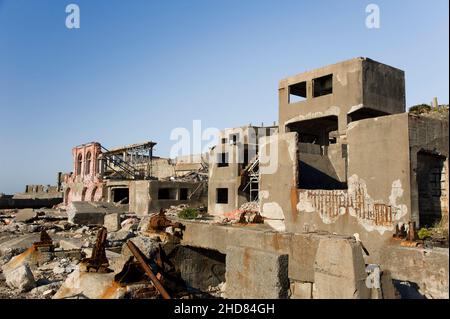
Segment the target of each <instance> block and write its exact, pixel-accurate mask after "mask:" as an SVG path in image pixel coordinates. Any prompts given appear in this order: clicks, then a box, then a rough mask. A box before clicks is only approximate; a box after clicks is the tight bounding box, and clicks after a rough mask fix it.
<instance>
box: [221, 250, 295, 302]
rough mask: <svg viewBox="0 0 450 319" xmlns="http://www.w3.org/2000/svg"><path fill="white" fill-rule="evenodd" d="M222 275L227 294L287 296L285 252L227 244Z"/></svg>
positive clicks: (286, 258) (232, 296)
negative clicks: (224, 267)
mask: <svg viewBox="0 0 450 319" xmlns="http://www.w3.org/2000/svg"><path fill="white" fill-rule="evenodd" d="M225 277H226V283H227V284H226V290H225V296H226V298H238V299H239V298H254V299H279V298H287V297H288V290H289V278H288V255H287V254H278V253H273V252H268V251H264V250H259V249H251V248H246V247H237V246H230V247H228V249H227V257H226V274H225Z"/></svg>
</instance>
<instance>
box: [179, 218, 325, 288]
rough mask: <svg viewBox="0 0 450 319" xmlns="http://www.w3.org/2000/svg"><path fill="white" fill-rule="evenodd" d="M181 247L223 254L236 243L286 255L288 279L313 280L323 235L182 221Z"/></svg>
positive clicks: (261, 227) (262, 227)
mask: <svg viewBox="0 0 450 319" xmlns="http://www.w3.org/2000/svg"><path fill="white" fill-rule="evenodd" d="M183 223H184V224H185V226H186V230H185V231H184V233H183V240H182V244H183V245H186V246H193V247H200V248H207V249H214V250H217V251H219V252H221V253H223V254H226V252H227V247H228V246H233V245H236V244H239V245H241V246H245V247H250V248H254V249H261V250H267V251H270V252H276V253H283V254H289V278H291V279H295V280H298V281H306V282H313V281H314V261H315V258H316V251H317V247H318V245H319V241H320V240H321V238H327V235H326V234H318V233H309V234H292V233H278V232H274V231H272V230H271V229H270V228H269V227H267V226H265V225H252V226H245V227H242V226H220V225H212V224H203V223H195V222H186V221H183Z"/></svg>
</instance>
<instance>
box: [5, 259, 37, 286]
mask: <svg viewBox="0 0 450 319" xmlns="http://www.w3.org/2000/svg"><path fill="white" fill-rule="evenodd" d="M4 275H5V280H6V284H7V285H8V286H9V287H10V288H14V289H19V290H20V291H21V292H24V291H29V290H31V289H33V288H34V287H36V281H35V280H34V276H33V273H32V272H31V269H30V266H28V264H24V265H20V266H18V267H16V268H14V269H11V270H8V271H6V272H4Z"/></svg>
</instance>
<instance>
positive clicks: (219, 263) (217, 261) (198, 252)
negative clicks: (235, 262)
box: [169, 246, 225, 291]
mask: <svg viewBox="0 0 450 319" xmlns="http://www.w3.org/2000/svg"><path fill="white" fill-rule="evenodd" d="M169 258H170V260H171V261H172V263H173V264H174V265H175V268H176V269H177V270H178V271H179V272H180V274H181V278H183V280H184V281H185V282H186V284H188V285H189V286H190V287H193V288H195V289H200V290H201V291H207V290H208V287H216V286H218V285H219V284H220V283H222V282H225V255H223V254H220V253H219V252H217V251H212V250H206V249H201V248H194V247H186V246H177V247H176V248H175V249H174V250H173V251H172V252H171V253H170V255H169Z"/></svg>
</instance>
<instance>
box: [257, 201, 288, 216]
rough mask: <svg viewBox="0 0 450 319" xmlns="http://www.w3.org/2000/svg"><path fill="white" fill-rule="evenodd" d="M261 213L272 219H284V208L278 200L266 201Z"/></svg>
mask: <svg viewBox="0 0 450 319" xmlns="http://www.w3.org/2000/svg"><path fill="white" fill-rule="evenodd" d="M261 215H262V216H263V217H266V218H271V219H284V213H283V209H282V208H281V206H280V205H279V204H278V203H277V202H270V203H264V204H263V207H262V210H261Z"/></svg>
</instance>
